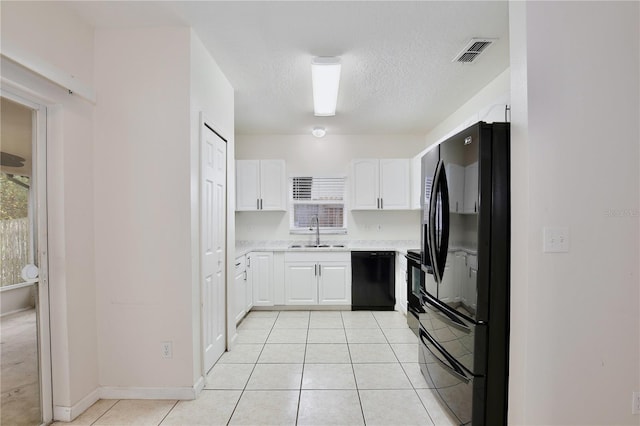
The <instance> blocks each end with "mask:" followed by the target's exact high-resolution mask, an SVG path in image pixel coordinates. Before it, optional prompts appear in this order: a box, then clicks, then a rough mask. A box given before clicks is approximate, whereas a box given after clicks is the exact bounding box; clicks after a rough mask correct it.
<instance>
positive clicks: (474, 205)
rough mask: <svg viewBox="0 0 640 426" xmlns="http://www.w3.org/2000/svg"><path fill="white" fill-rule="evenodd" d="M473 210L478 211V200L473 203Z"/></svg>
mask: <svg viewBox="0 0 640 426" xmlns="http://www.w3.org/2000/svg"><path fill="white" fill-rule="evenodd" d="M473 212H474V213H478V202H477V201H476V202H475V203H473Z"/></svg>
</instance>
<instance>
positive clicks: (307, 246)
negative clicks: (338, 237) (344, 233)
mask: <svg viewBox="0 0 640 426" xmlns="http://www.w3.org/2000/svg"><path fill="white" fill-rule="evenodd" d="M289 248H290V249H328V248H344V244H331V245H330V244H320V245H315V244H304V245H303V244H291V245H290V246H289Z"/></svg>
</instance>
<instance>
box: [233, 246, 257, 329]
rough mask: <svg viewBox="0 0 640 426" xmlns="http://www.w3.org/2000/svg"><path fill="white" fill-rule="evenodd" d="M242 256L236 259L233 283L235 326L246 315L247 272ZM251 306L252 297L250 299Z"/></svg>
mask: <svg viewBox="0 0 640 426" xmlns="http://www.w3.org/2000/svg"><path fill="white" fill-rule="evenodd" d="M245 262H246V260H245V257H244V256H240V257H238V258H236V268H235V279H234V281H233V287H234V289H235V292H234V298H235V299H234V306H235V309H234V313H235V318H236V324H237V323H238V322H240V320H241V319H242V318H244V316H245V315H246V314H247V312H248V311H249V309H251V308H249V309H247V282H248V280H247V270H246V264H245ZM251 299H252V300H251V302H252V304H253V296H252V297H251Z"/></svg>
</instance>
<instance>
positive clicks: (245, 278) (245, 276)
mask: <svg viewBox="0 0 640 426" xmlns="http://www.w3.org/2000/svg"><path fill="white" fill-rule="evenodd" d="M244 280H245V281H246V280H247V271H244Z"/></svg>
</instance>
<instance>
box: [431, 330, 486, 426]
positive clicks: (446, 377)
mask: <svg viewBox="0 0 640 426" xmlns="http://www.w3.org/2000/svg"><path fill="white" fill-rule="evenodd" d="M419 337H420V345H419V348H420V349H419V362H420V370H421V372H422V375H423V376H424V377H425V380H426V381H427V383H428V384H429V385H430V386H432V388H433V389H434V390H435V391H436V392H438V394H439V395H440V397H441V398H442V401H443V402H444V403H445V404H446V406H447V407H448V408H449V410H451V412H452V413H453V414H454V415H455V416H456V417H457V418H458V421H459V424H461V425H467V424H471V420H472V415H473V408H474V407H473V402H474V399H475V398H476V397H477V396H481V395H482V390H481V389H479V390H478V391H477V392H474V389H476V388H478V385H481V384H482V381H483V380H484V378H483V377H474V376H473V375H471V374H469V373H468V372H466V371H464V369H462V368H460V366H459V365H457V363H456V362H455V360H453V359H452V358H451V356H450V355H448V354H446V351H444V350H442V349H441V348H440V347H439V345H438V344H437V343H436V342H435V340H434V339H433V338H432V337H431V336H430V335H429V333H427V332H426V331H425V330H424V328H422V327H421V328H420V336H419ZM479 382H480V383H479ZM480 405H482V404H481V403H480Z"/></svg>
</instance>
